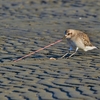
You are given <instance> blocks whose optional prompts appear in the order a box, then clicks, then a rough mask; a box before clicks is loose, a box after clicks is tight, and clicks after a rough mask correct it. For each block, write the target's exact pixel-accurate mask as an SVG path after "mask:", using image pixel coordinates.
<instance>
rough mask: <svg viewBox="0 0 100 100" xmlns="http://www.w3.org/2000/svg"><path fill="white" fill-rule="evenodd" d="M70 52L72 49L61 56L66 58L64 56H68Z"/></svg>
mask: <svg viewBox="0 0 100 100" xmlns="http://www.w3.org/2000/svg"><path fill="white" fill-rule="evenodd" d="M69 53H70V50H69V51H68V52H67V53H65V54H64V55H63V56H62V57H61V58H64V57H65V56H67V55H68V54H69Z"/></svg>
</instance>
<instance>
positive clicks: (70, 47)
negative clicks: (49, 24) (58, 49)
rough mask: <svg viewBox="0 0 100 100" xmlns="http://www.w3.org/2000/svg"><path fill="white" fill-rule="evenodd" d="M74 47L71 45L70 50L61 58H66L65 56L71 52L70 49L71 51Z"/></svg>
mask: <svg viewBox="0 0 100 100" xmlns="http://www.w3.org/2000/svg"><path fill="white" fill-rule="evenodd" d="M72 49H73V48H72V47H71V46H70V49H69V51H68V52H67V53H65V54H64V55H63V56H62V57H61V58H64V57H65V56H67V55H68V54H69V53H70V51H71V50H72Z"/></svg>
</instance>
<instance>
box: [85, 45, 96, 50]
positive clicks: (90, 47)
mask: <svg viewBox="0 0 100 100" xmlns="http://www.w3.org/2000/svg"><path fill="white" fill-rule="evenodd" d="M96 48H97V47H95V46H86V47H85V48H84V51H88V50H92V49H96Z"/></svg>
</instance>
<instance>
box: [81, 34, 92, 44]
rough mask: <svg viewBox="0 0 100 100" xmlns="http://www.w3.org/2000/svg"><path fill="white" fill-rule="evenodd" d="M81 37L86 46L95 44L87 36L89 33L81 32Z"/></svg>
mask: <svg viewBox="0 0 100 100" xmlns="http://www.w3.org/2000/svg"><path fill="white" fill-rule="evenodd" d="M80 37H81V38H82V41H83V43H84V45H85V46H93V45H92V43H91V42H90V39H89V37H88V36H87V34H85V33H83V32H81V33H80Z"/></svg>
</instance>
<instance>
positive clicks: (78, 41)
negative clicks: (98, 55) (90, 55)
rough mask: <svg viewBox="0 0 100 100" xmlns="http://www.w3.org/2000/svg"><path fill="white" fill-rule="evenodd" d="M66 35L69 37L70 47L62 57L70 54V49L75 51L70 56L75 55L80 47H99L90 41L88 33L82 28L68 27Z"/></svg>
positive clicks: (89, 48)
mask: <svg viewBox="0 0 100 100" xmlns="http://www.w3.org/2000/svg"><path fill="white" fill-rule="evenodd" d="M64 37H65V38H66V39H67V41H68V44H69V46H70V49H69V51H68V52H67V53H65V54H64V55H63V56H62V57H61V58H64V57H65V56H67V55H69V54H70V51H72V50H73V49H74V50H75V51H74V52H73V53H72V54H70V56H68V58H69V57H72V56H73V55H75V54H76V53H77V51H78V49H82V50H83V51H89V50H92V49H97V47H96V46H94V45H93V44H92V43H91V42H90V39H89V37H88V35H87V34H86V33H84V32H82V31H80V30H75V29H67V30H66V31H65V36H64Z"/></svg>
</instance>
